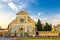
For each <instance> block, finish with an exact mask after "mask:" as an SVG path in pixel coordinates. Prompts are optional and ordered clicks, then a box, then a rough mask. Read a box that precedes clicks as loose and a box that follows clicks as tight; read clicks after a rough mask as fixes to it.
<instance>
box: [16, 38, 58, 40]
mask: <svg viewBox="0 0 60 40" xmlns="http://www.w3.org/2000/svg"><path fill="white" fill-rule="evenodd" d="M17 40H58V38H19V39H17Z"/></svg>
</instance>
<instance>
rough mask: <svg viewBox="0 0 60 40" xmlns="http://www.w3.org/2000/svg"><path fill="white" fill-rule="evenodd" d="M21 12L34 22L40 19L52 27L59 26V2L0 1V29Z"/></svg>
mask: <svg viewBox="0 0 60 40" xmlns="http://www.w3.org/2000/svg"><path fill="white" fill-rule="evenodd" d="M21 10H26V11H27V12H28V13H29V16H30V17H31V18H32V19H33V20H34V21H35V22H37V20H38V19H40V20H41V22H42V23H45V22H48V23H50V24H52V25H53V26H54V25H57V24H60V0H0V26H1V28H7V26H8V24H9V23H10V22H11V21H12V20H13V19H15V17H16V14H17V13H18V12H19V11H21Z"/></svg>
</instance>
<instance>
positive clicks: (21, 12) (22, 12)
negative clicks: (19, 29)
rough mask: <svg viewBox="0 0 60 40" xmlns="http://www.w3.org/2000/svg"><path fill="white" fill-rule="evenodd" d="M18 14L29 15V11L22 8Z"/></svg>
mask: <svg viewBox="0 0 60 40" xmlns="http://www.w3.org/2000/svg"><path fill="white" fill-rule="evenodd" d="M16 15H28V13H27V12H26V11H25V10H22V11H20V12H18V13H17V14H16Z"/></svg>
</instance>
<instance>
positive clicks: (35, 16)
mask: <svg viewBox="0 0 60 40" xmlns="http://www.w3.org/2000/svg"><path fill="white" fill-rule="evenodd" d="M42 15H43V13H40V12H39V13H37V14H36V15H33V16H30V17H31V18H32V19H34V21H35V22H37V21H38V19H40V20H41V21H45V20H47V18H45V17H41V16H42Z"/></svg>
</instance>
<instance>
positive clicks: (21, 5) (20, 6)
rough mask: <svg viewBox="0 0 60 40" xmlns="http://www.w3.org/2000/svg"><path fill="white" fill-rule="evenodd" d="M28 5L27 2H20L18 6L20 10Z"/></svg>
mask: <svg viewBox="0 0 60 40" xmlns="http://www.w3.org/2000/svg"><path fill="white" fill-rule="evenodd" d="M27 5H28V3H25V4H20V5H19V6H18V7H19V9H20V10H22V9H23V8H26V7H27Z"/></svg>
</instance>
